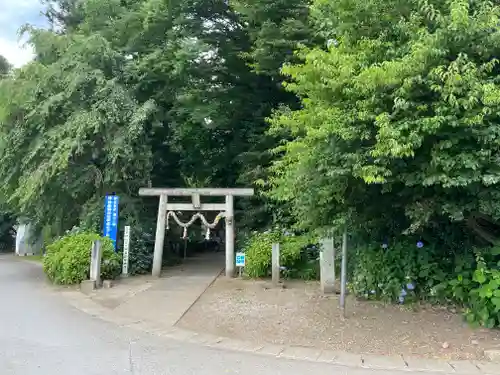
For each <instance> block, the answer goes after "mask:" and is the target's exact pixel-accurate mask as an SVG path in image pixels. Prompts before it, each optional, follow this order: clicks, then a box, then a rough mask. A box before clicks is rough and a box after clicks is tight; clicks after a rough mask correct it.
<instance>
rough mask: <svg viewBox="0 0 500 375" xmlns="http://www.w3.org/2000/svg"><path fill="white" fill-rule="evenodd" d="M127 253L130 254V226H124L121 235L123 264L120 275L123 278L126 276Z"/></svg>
mask: <svg viewBox="0 0 500 375" xmlns="http://www.w3.org/2000/svg"><path fill="white" fill-rule="evenodd" d="M129 252H130V225H126V226H125V231H124V234H123V264H122V275H123V276H125V277H127V276H128V261H129Z"/></svg>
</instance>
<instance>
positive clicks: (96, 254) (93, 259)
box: [90, 240, 102, 287]
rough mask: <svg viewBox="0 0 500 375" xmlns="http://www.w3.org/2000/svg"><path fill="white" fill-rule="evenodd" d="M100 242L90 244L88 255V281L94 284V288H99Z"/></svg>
mask: <svg viewBox="0 0 500 375" xmlns="http://www.w3.org/2000/svg"><path fill="white" fill-rule="evenodd" d="M101 258H102V249H101V241H99V240H97V241H94V242H92V251H91V255H90V280H91V281H93V282H95V286H96V287H99V286H101Z"/></svg>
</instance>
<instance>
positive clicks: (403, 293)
mask: <svg viewBox="0 0 500 375" xmlns="http://www.w3.org/2000/svg"><path fill="white" fill-rule="evenodd" d="M407 294H408V293H406V290H404V289H401V293H399V296H400V297H403V298H404V297H406V295H407Z"/></svg>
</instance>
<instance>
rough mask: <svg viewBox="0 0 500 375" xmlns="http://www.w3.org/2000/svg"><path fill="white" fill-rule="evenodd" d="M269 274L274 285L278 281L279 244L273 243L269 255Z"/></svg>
mask: <svg viewBox="0 0 500 375" xmlns="http://www.w3.org/2000/svg"><path fill="white" fill-rule="evenodd" d="M271 274H272V279H273V284H274V285H275V286H276V285H278V284H279V282H280V244H279V243H273V250H272V255H271Z"/></svg>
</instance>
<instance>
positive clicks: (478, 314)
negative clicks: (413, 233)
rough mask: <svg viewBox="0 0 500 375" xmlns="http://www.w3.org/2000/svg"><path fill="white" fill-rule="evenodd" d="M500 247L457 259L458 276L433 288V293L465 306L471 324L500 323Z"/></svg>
mask: <svg viewBox="0 0 500 375" xmlns="http://www.w3.org/2000/svg"><path fill="white" fill-rule="evenodd" d="M499 265H500V247H499V246H495V247H492V248H487V249H475V250H474V256H472V255H470V254H469V255H463V256H460V257H458V258H457V261H456V267H455V277H453V278H451V279H449V280H446V281H444V282H443V283H441V284H439V285H437V286H436V287H435V288H434V294H436V295H438V296H440V297H441V298H443V299H445V300H447V301H451V302H453V303H456V304H458V305H460V306H462V307H464V315H465V318H466V319H467V322H469V323H470V324H472V325H475V326H477V325H481V326H485V327H488V328H493V327H498V326H500V270H498V266H499Z"/></svg>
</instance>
